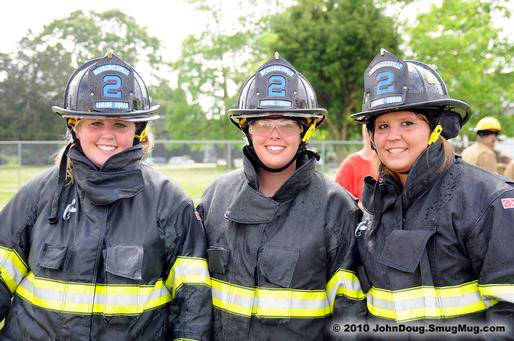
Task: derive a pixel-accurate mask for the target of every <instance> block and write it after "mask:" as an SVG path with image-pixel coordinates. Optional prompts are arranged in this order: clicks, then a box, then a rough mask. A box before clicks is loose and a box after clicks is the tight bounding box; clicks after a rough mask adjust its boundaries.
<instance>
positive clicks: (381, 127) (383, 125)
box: [377, 123, 388, 129]
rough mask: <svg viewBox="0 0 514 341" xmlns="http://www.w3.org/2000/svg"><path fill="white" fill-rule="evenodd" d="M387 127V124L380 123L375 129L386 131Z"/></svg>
mask: <svg viewBox="0 0 514 341" xmlns="http://www.w3.org/2000/svg"><path fill="white" fill-rule="evenodd" d="M387 127H388V126H387V124H385V123H382V124H379V125H378V127H377V128H378V129H386V128H387Z"/></svg>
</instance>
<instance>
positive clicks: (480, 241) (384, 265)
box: [356, 142, 514, 339]
mask: <svg viewBox="0 0 514 341" xmlns="http://www.w3.org/2000/svg"><path fill="white" fill-rule="evenodd" d="M442 162H443V146H442V143H440V142H439V143H436V144H434V145H433V146H431V147H430V148H428V149H427V150H425V151H424V152H423V153H422V154H421V155H420V156H419V157H418V159H417V160H416V162H415V164H414V166H413V167H412V169H411V171H410V172H409V175H408V178H407V182H406V184H405V189H404V190H403V191H400V187H399V185H398V183H397V182H396V181H395V180H394V179H392V178H391V177H388V176H384V177H382V178H381V179H380V180H378V181H375V180H374V179H372V178H370V177H368V178H366V180H365V186H364V195H363V204H364V207H365V210H366V213H365V214H364V217H363V220H362V222H361V224H360V225H359V228H358V229H357V231H356V235H357V240H358V243H357V244H358V249H359V254H360V257H361V260H362V262H363V267H361V268H360V271H359V279H360V280H361V284H362V287H363V290H364V291H365V292H366V293H367V306H368V310H369V312H370V314H371V316H372V319H374V320H375V321H380V320H384V319H385V320H392V321H396V322H399V323H404V322H412V321H414V322H415V321H420V320H423V321H433V322H436V321H439V322H441V323H450V324H451V323H457V322H456V321H463V320H464V321H473V323H475V324H478V325H483V324H484V323H490V324H492V325H503V326H506V327H507V328H508V329H509V328H510V331H508V332H507V333H506V334H499V335H500V336H501V338H502V339H505V338H506V337H507V336H509V337H510V338H512V337H513V335H514V252H513V250H512V246H513V245H514V183H513V182H512V181H509V180H507V179H505V178H503V177H501V176H497V175H495V174H492V173H489V172H487V171H485V170H482V169H480V168H478V167H475V166H472V165H469V164H468V163H466V162H463V161H462V160H461V159H460V157H459V156H455V160H454V162H453V164H452V165H451V166H450V168H449V169H447V170H446V171H443V172H442V173H441V172H440V167H441V164H442ZM483 336H484V337H488V336H491V337H492V335H491V334H484V335H483Z"/></svg>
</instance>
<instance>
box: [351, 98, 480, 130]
mask: <svg viewBox="0 0 514 341" xmlns="http://www.w3.org/2000/svg"><path fill="white" fill-rule="evenodd" d="M406 109H443V110H444V111H452V112H456V113H458V114H459V115H460V117H461V118H462V125H464V124H465V123H466V122H467V121H469V118H470V117H471V108H470V106H469V105H468V104H467V103H465V102H463V101H459V100H457V99H440V100H435V101H427V102H418V103H410V104H404V105H398V106H389V107H387V108H381V109H374V110H367V111H362V112H358V113H355V114H353V115H352V118H353V119H354V120H356V121H359V122H362V123H366V122H368V121H369V120H370V119H371V118H373V117H377V116H379V115H382V114H385V113H388V112H395V111H402V110H406ZM412 111H415V110H412Z"/></svg>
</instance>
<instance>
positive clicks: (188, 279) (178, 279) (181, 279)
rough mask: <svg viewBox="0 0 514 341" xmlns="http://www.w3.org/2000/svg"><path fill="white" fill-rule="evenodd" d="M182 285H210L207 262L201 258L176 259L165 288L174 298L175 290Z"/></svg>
mask: <svg viewBox="0 0 514 341" xmlns="http://www.w3.org/2000/svg"><path fill="white" fill-rule="evenodd" d="M184 284H192V285H206V286H210V285H211V280H210V278H209V270H208V268H207V261H206V260H205V259H203V258H194V257H177V259H176V260H175V264H173V267H172V268H171V271H170V274H169V276H168V279H166V287H167V288H168V289H169V290H170V292H171V293H172V297H175V294H176V292H177V290H178V289H179V288H180V287H181V286H182V285H184Z"/></svg>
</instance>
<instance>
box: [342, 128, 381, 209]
mask: <svg viewBox="0 0 514 341" xmlns="http://www.w3.org/2000/svg"><path fill="white" fill-rule="evenodd" d="M362 143H363V144H364V146H363V147H362V149H361V150H359V151H358V152H355V153H353V154H350V155H348V156H347V157H346V158H345V159H344V160H343V161H342V162H341V164H340V165H339V169H338V170H337V173H336V182H337V183H338V184H340V185H341V186H343V187H344V188H345V189H346V190H347V191H348V192H350V193H351V194H353V196H355V197H356V198H357V199H359V207H360V208H361V209H362V207H361V203H360V202H361V200H362V184H363V182H364V178H365V177H366V176H367V175H370V176H372V177H374V178H375V179H376V178H377V164H378V163H377V162H376V154H375V152H374V151H373V149H371V144H370V142H369V135H368V132H367V131H366V127H365V126H363V128H362Z"/></svg>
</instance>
